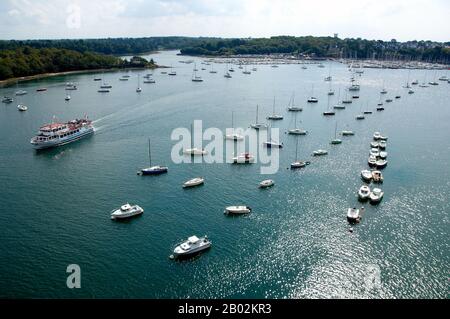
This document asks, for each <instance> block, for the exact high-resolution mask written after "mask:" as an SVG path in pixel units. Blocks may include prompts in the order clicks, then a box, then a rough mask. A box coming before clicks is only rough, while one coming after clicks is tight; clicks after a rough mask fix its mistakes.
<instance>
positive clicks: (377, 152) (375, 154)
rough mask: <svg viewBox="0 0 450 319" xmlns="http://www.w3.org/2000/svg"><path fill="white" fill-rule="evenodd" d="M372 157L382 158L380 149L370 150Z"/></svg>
mask: <svg viewBox="0 0 450 319" xmlns="http://www.w3.org/2000/svg"><path fill="white" fill-rule="evenodd" d="M370 156H375V157H378V156H380V151H379V150H378V148H372V149H370Z"/></svg>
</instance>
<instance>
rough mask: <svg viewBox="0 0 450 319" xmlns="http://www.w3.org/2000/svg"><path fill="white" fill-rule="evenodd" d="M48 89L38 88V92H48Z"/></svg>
mask: <svg viewBox="0 0 450 319" xmlns="http://www.w3.org/2000/svg"><path fill="white" fill-rule="evenodd" d="M46 91H47V88H39V89H36V92H46Z"/></svg>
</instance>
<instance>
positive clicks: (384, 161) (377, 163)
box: [375, 159, 388, 168]
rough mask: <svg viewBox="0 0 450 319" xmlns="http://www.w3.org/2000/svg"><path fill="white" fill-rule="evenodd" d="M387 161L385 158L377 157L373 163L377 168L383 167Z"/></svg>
mask: <svg viewBox="0 0 450 319" xmlns="http://www.w3.org/2000/svg"><path fill="white" fill-rule="evenodd" d="M387 163H388V162H387V160H384V159H379V160H377V161H376V163H375V165H376V167H377V168H385V167H386V165H387Z"/></svg>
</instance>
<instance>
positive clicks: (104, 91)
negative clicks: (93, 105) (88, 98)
mask: <svg viewBox="0 0 450 319" xmlns="http://www.w3.org/2000/svg"><path fill="white" fill-rule="evenodd" d="M97 92H98V93H109V92H111V90H109V89H98V90H97Z"/></svg>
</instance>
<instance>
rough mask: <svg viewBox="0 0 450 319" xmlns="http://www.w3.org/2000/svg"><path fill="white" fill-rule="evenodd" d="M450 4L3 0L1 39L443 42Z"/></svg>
mask: <svg viewBox="0 0 450 319" xmlns="http://www.w3.org/2000/svg"><path fill="white" fill-rule="evenodd" d="M448 12H450V3H448V2H447V1H444V0H434V1H424V0H409V1H406V0H400V1H396V2H395V3H391V2H389V1H386V0H385V1H373V0H345V1H342V2H339V3H335V2H329V1H324V0H319V1H315V2H313V3H312V2H308V1H296V0H283V1H280V2H278V3H276V4H273V3H271V1H269V0H243V1H239V0H230V1H226V2H225V1H220V0H209V1H206V0H186V1H182V0H149V1H144V0H130V1H124V0H114V1H107V0H98V1H89V0H75V1H71V0H63V1H56V0H48V1H43V0H37V1H33V2H31V1H29V0H7V1H5V2H2V3H0V39H3V40H6V41H7V40H18V41H23V40H59V39H74V40H75V39H105V38H143V37H169V36H181V37H193V38H197V37H205V38H208V37H209V38H211V37H217V38H225V39H226V38H270V37H273V36H276V34H283V35H288V36H295V37H299V36H305V35H306V34H308V35H311V36H313V37H321V36H333V34H335V33H337V34H338V35H339V38H340V39H345V38H353V39H357V38H361V39H367V40H375V41H376V40H382V41H390V40H391V39H396V40H397V41H398V42H408V41H432V42H441V43H442V42H449V41H450V39H448V34H447V32H446V31H447V30H448V26H449V23H448V21H447V16H448ZM311 13H314V14H311ZM392 30H395V34H394V33H392ZM388 34H389V36H387V35H388Z"/></svg>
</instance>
